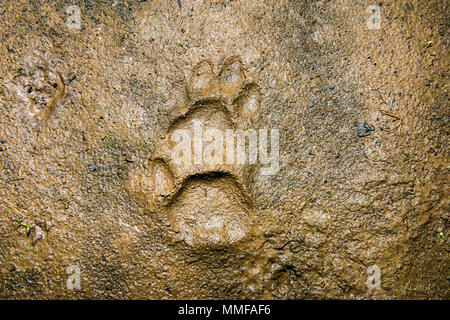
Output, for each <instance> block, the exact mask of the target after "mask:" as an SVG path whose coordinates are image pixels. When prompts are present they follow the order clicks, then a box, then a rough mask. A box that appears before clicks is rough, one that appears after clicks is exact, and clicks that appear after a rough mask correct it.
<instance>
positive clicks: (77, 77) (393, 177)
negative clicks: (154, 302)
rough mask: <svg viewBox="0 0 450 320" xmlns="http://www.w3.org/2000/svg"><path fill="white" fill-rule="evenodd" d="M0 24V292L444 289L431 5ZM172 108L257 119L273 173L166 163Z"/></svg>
mask: <svg viewBox="0 0 450 320" xmlns="http://www.w3.org/2000/svg"><path fill="white" fill-rule="evenodd" d="M73 4H75V5H77V6H78V8H79V14H80V16H79V17H80V19H79V21H77V19H78V18H77V13H78V12H77V7H75V8H74V7H72V8H69V7H70V6H71V5H73ZM371 5H375V7H370V6H371ZM68 8H69V10H68ZM0 16H1V19H0V30H1V39H0V63H1V68H0V72H1V73H0V297H1V298H4V299H18V298H25V299H37V298H40V299H47V298H52V299H53V298H57V299H75V298H81V299H93V298H95V299H110V298H118V299H175V298H189V299H191V298H205V299H212V298H250V299H260V298H267V299H292V298H293V299H327V298H337V299H384V298H402V299H412V298H420V299H449V298H450V297H449V293H450V287H449V284H450V281H449V280H450V272H449V250H450V245H449V231H450V229H449V227H450V224H449V197H448V179H449V176H448V170H449V162H448V158H449V157H448V152H449V151H448V148H447V146H448V142H449V139H448V129H449V118H448V117H449V106H448V102H449V100H448V90H449V87H448V86H449V79H448V39H449V29H448V27H449V21H450V19H449V7H448V2H447V1H443V0H420V1H406V0H398V1H397V0H393V1H378V2H376V1H366V0H336V1H325V0H305V1H287V0H279V1H278V0H277V1H275V0H274V1H268V0H266V1H264V0H247V1H244V0H242V1H238V0H236V1H233V0H211V1H201V0H196V1H194V0H180V1H176V0H170V1H151V0H147V1H145V0H143V1H137V0H117V1H90V0H80V1H69V0H61V1H56V0H55V1H45V0H43V1H25V0H19V1H6V0H3V1H1V2H0ZM77 22H80V24H79V25H78V24H77ZM377 22H380V24H379V25H377ZM378 27H379V28H378ZM204 61H206V63H205V62H204ZM202 62H203V65H202ZM199 63H200V66H199ZM202 68H203V69H202ZM199 70H200V71H199ZM205 70H206V71H205ZM195 77H199V78H198V79H197V78H195ZM196 79H197V80H198V82H196V81H197V80H196ZM205 79H206V80H205ZM241 80H242V81H241ZM240 81H241V82H242V83H241V82H240ZM206 96H207V97H206ZM205 97H206V98H205ZM211 97H212V98H211ZM208 99H209V100H208ZM245 99H247V100H245ZM252 99H253V100H252ZM226 101H228V102H226ZM241 101H244V102H245V101H249V102H248V104H245V103H244V102H242V106H241ZM225 102H226V103H225ZM227 103H228V104H227ZM225 105H226V108H225V107H223V106H225ZM253 105H256V106H257V107H255V108H253V109H251V110H253V111H252V112H253V113H252V114H251V115H248V114H246V113H239V112H238V111H236V110H238V109H237V108H238V107H239V108H241V107H242V108H244V107H246V106H247V107H248V106H250V108H251V107H252V106H253ZM192 106H205V108H204V109H201V108H199V109H198V110H199V111H198V112H197V113H198V114H196V113H193V114H187V112H188V111H189V110H190V109H189V108H191V107H192ZM180 107H181V109H180ZM234 107H236V109H233V108H234ZM177 108H178V109H177ZM183 108H184V109H183ZM220 108H222V109H220ZM174 110H175V111H176V112H175V113H174ZM177 110H178V111H177ZM179 110H181V111H179ZM239 110H243V109H239ZM177 112H179V113H177ZM213 113H214V114H215V115H214V116H212V114H213ZM190 117H191V118H202V119H206V121H212V122H214V123H216V124H218V125H219V126H222V124H223V125H225V124H224V123H228V122H227V121H228V120H227V121H225V120H223V119H224V118H226V117H231V118H232V119H233V121H232V122H233V125H234V123H237V124H238V125H239V126H240V127H241V128H255V129H259V128H266V129H268V130H271V129H278V130H279V133H280V136H279V155H280V169H279V171H278V172H277V173H276V174H273V175H262V174H261V171H260V170H261V166H259V165H254V166H250V167H251V168H244V169H243V171H242V172H241V171H239V172H237V173H236V174H235V175H234V173H233V174H228V173H227V172H228V171H227V170H225V169H223V168H221V169H220V170H219V169H218V170H216V171H217V172H215V173H214V172H213V173H208V174H202V173H201V172H200V171H201V170H200V171H195V170H196V169H195V170H194V169H192V170H193V171H192V170H191V171H189V170H190V169H186V167H183V166H181V167H180V168H178V169H177V168H176V170H178V171H176V170H175V171H174V172H175V173H174V174H172V173H170V174H169V173H167V172H171V170H172V169H170V163H169V165H168V164H167V163H165V162H164V160H157V161H160V162H152V161H153V160H152V157H153V156H152V155H154V154H155V152H158V151H159V149H160V145H161V141H164V139H167V135H168V132H170V130H172V129H171V128H172V127H173V126H174V123H173V121H175V120H176V119H181V120H178V122H176V125H178V126H181V127H183V126H185V127H186V126H187V124H186V125H185V124H183V122H182V121H184V120H186V119H188V120H189V119H191V118H190ZM174 119H175V120H174ZM230 123H231V122H230ZM155 161H156V160H155ZM162 162H164V164H161V163H162ZM247 169H248V170H247ZM158 170H159V171H158ZM155 175H161V176H162V178H163V180H164V179H165V180H164V181H166V182H164V183H160V182H158V181H156V182H155V178H154V177H155ZM167 179H169V180H167ZM167 181H168V182H167ZM155 190H159V191H161V192H159V193H158V194H157V195H153V193H152V192H155ZM166 191H167V194H166V193H164V192H166ZM373 266H377V267H378V268H379V269H377V267H373ZM77 270H79V271H80V277H79V279H80V283H79V286H78V283H77V282H76V280H73V279H74V276H76V272H77ZM373 270H375V271H373ZM377 270H379V275H380V277H379V282H377V281H375V280H373V279H374V278H373V277H376V275H377V274H376V273H377V272H376V271H377ZM371 272H374V273H373V274H372V273H371ZM68 280H69V283H68ZM72 280H73V282H71V281H72ZM378 284H379V286H378Z"/></svg>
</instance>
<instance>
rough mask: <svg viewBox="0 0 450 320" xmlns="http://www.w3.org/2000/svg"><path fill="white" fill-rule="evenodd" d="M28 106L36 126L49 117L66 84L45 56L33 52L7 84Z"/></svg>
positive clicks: (27, 108) (30, 116)
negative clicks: (48, 63) (51, 67)
mask: <svg viewBox="0 0 450 320" xmlns="http://www.w3.org/2000/svg"><path fill="white" fill-rule="evenodd" d="M7 86H8V87H9V89H11V90H12V91H13V93H14V94H15V96H16V97H17V98H18V100H19V101H22V103H23V104H24V105H25V107H26V116H27V117H28V118H29V120H30V122H31V125H32V126H33V127H36V126H37V125H40V124H42V123H43V122H45V121H46V120H48V119H49V117H50V116H51V114H52V113H53V111H54V109H55V108H56V106H57V105H58V103H60V102H61V100H62V98H63V96H64V90H65V85H64V81H63V79H62V77H61V75H60V74H59V72H58V71H54V70H51V69H50V68H49V66H48V65H47V63H46V61H45V60H44V58H42V57H41V56H39V55H35V54H31V55H30V56H28V57H27V58H26V59H25V64H24V65H23V68H20V69H19V70H18V72H17V74H16V75H15V76H14V79H13V80H12V81H11V82H10V83H8V85H7Z"/></svg>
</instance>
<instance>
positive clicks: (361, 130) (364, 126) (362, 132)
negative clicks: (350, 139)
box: [356, 122, 375, 137]
mask: <svg viewBox="0 0 450 320" xmlns="http://www.w3.org/2000/svg"><path fill="white" fill-rule="evenodd" d="M372 131H375V127H374V126H372V125H370V124H368V123H367V122H363V123H361V124H359V125H358V128H356V133H357V135H358V137H367V136H369V135H371V134H372Z"/></svg>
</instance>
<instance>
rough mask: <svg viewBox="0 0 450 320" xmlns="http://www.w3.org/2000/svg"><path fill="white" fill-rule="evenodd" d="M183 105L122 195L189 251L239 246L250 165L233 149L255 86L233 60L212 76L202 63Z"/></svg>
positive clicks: (256, 98)
mask: <svg viewBox="0 0 450 320" xmlns="http://www.w3.org/2000/svg"><path fill="white" fill-rule="evenodd" d="M183 101H184V103H183V104H182V105H180V106H177V107H175V108H173V109H172V110H170V112H169V117H170V119H169V126H168V130H167V137H166V138H164V139H162V140H161V141H158V142H157V144H156V148H155V150H156V151H155V152H154V153H153V154H152V155H151V156H150V159H149V161H148V164H147V167H146V168H145V169H140V170H137V171H134V172H132V173H131V174H130V177H129V180H128V182H127V186H126V188H127V190H128V191H129V192H130V193H132V194H134V195H135V196H137V197H138V198H139V199H141V200H142V201H143V202H145V203H146V206H147V208H148V209H149V210H150V211H158V212H160V211H163V212H165V213H166V214H167V215H168V220H169V223H170V225H171V227H172V229H173V230H174V231H175V234H176V235H177V236H176V237H177V239H178V240H182V241H185V242H186V243H187V244H189V245H192V246H204V245H219V246H220V245H229V244H232V243H235V242H238V241H240V240H242V239H244V238H245V236H246V235H247V234H248V233H249V232H250V228H251V227H250V226H251V217H252V215H253V209H252V206H251V201H250V199H249V197H248V191H247V189H246V186H247V185H248V182H249V178H250V177H251V175H252V174H253V169H254V164H255V163H256V159H255V161H252V159H250V157H249V161H248V162H249V163H246V161H245V159H242V156H240V155H239V154H238V152H237V149H238V148H240V147H241V148H242V143H243V142H244V143H245V141H246V140H245V136H241V137H243V138H242V139H243V140H242V139H240V138H238V136H237V135H236V134H238V135H239V134H240V133H242V132H243V130H242V129H243V128H247V127H248V126H249V124H250V123H251V122H252V121H253V118H254V117H255V116H256V115H257V114H258V112H259V106H260V93H259V90H258V86H257V85H256V84H254V83H252V82H250V81H247V79H246V76H245V71H244V68H243V66H242V63H241V61H240V59H239V58H238V57H231V58H229V59H227V60H226V61H225V62H224V63H223V65H222V68H221V69H220V71H219V72H218V74H217V75H216V74H215V73H214V70H213V67H212V64H211V63H210V62H209V61H202V62H200V63H199V64H197V66H195V67H194V69H193V70H192V75H191V77H190V80H189V81H188V83H187V85H186V97H185V99H183ZM249 139H250V140H251V138H249ZM250 140H249V141H250ZM249 144H251V142H249ZM249 147H251V146H250V145H249ZM254 147H256V145H254ZM244 148H245V145H244ZM241 150H242V149H241ZM235 151H236V152H235ZM241 155H242V153H241ZM245 155H246V153H245V151H244V156H245ZM244 158H245V157H244Z"/></svg>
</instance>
